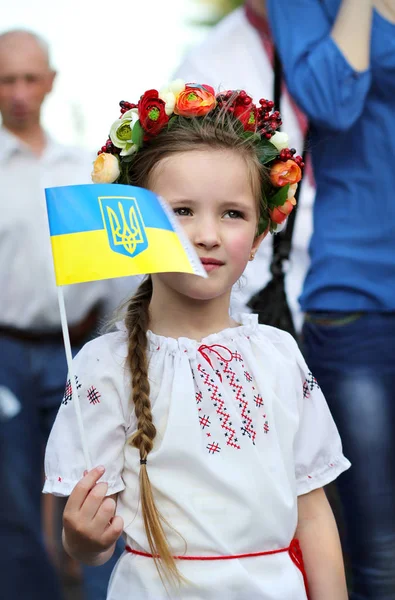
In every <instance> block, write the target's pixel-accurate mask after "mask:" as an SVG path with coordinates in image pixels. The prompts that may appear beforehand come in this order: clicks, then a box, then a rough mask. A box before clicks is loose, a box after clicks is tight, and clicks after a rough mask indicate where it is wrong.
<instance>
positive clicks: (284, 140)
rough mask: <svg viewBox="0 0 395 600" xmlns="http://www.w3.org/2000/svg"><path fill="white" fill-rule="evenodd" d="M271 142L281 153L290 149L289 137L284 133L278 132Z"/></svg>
mask: <svg viewBox="0 0 395 600" xmlns="http://www.w3.org/2000/svg"><path fill="white" fill-rule="evenodd" d="M270 141H271V143H272V144H273V146H276V148H277V150H279V151H281V150H284V149H285V148H288V143H289V137H288V134H287V133H285V132H284V131H276V133H275V134H274V135H272V137H271V138H270Z"/></svg>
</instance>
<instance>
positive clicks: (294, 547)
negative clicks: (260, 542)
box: [125, 539, 309, 598]
mask: <svg viewBox="0 0 395 600" xmlns="http://www.w3.org/2000/svg"><path fill="white" fill-rule="evenodd" d="M125 549H126V551H127V552H130V553H131V554H135V555H137V556H145V557H146V558H153V555H152V554H149V553H148V552H141V551H140V550H134V548H131V547H130V546H126V548H125ZM283 552H288V554H289V556H290V557H291V560H292V562H293V563H294V564H295V565H296V566H297V568H298V569H299V571H300V572H301V573H302V575H303V580H304V584H305V588H306V594H307V598H308V597H309V595H308V588H307V576H306V571H305V569H304V564H303V555H302V550H301V549H300V544H299V540H296V539H295V540H292V542H291V543H290V545H289V546H288V548H277V549H276V550H266V551H265V552H250V553H248V554H230V555H224V556H190V555H189V556H185V555H182V556H174V558H175V559H176V560H235V559H240V558H254V557H256V556H270V555H271V554H281V553H283Z"/></svg>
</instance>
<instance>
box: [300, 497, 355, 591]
mask: <svg viewBox="0 0 395 600" xmlns="http://www.w3.org/2000/svg"><path fill="white" fill-rule="evenodd" d="M295 537H296V538H297V539H298V540H299V543H300V547H301V549H302V552H303V559H304V565H305V570H306V575H307V581H308V585H309V591H310V599H311V600H334V598H336V600H347V598H348V594H347V585H346V578H345V573H344V565H343V557H342V551H341V546H340V541H339V534H338V531H337V527H336V522H335V519H334V516H333V513H332V509H331V507H330V506H329V502H328V500H327V498H326V496H325V492H324V490H323V489H322V488H319V489H316V490H314V491H312V492H309V493H308V494H304V495H302V496H299V497H298V526H297V530H296V534H295Z"/></svg>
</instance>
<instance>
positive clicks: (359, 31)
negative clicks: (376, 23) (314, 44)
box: [331, 0, 373, 71]
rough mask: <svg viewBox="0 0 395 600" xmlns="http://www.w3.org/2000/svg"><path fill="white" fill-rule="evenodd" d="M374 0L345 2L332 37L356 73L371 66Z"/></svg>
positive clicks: (348, 0)
mask: <svg viewBox="0 0 395 600" xmlns="http://www.w3.org/2000/svg"><path fill="white" fill-rule="evenodd" d="M372 15H373V10H372V0H343V1H342V3H341V6H340V9H339V12H338V14H337V17H336V21H335V23H334V25H333V27H332V31H331V36H332V39H333V41H334V42H335V44H336V45H337V47H338V48H339V50H340V52H341V53H342V54H343V55H344V57H345V59H346V60H347V61H348V62H349V64H350V65H351V66H352V67H353V68H354V69H355V70H356V71H365V70H366V69H368V68H369V64H370V36H371V30H372Z"/></svg>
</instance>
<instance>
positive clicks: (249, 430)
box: [224, 363, 256, 443]
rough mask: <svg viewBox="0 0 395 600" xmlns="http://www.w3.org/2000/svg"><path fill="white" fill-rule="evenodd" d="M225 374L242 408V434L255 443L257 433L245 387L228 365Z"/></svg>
mask: <svg viewBox="0 0 395 600" xmlns="http://www.w3.org/2000/svg"><path fill="white" fill-rule="evenodd" d="M224 373H226V374H227V375H226V377H227V379H229V385H230V387H231V388H232V390H233V392H234V393H235V394H236V400H237V402H238V403H239V408H241V416H242V419H243V425H244V427H242V428H241V431H242V434H243V435H246V434H247V435H248V436H249V437H250V438H251V439H252V442H253V443H255V437H256V431H254V426H253V424H252V419H251V417H250V416H249V414H250V412H251V411H250V410H249V408H248V402H247V400H246V395H245V394H244V392H243V386H242V385H240V383H239V380H238V379H237V378H236V374H235V372H234V371H233V369H232V367H230V366H229V364H227V363H226V364H225V367H224ZM251 379H252V378H251Z"/></svg>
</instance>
